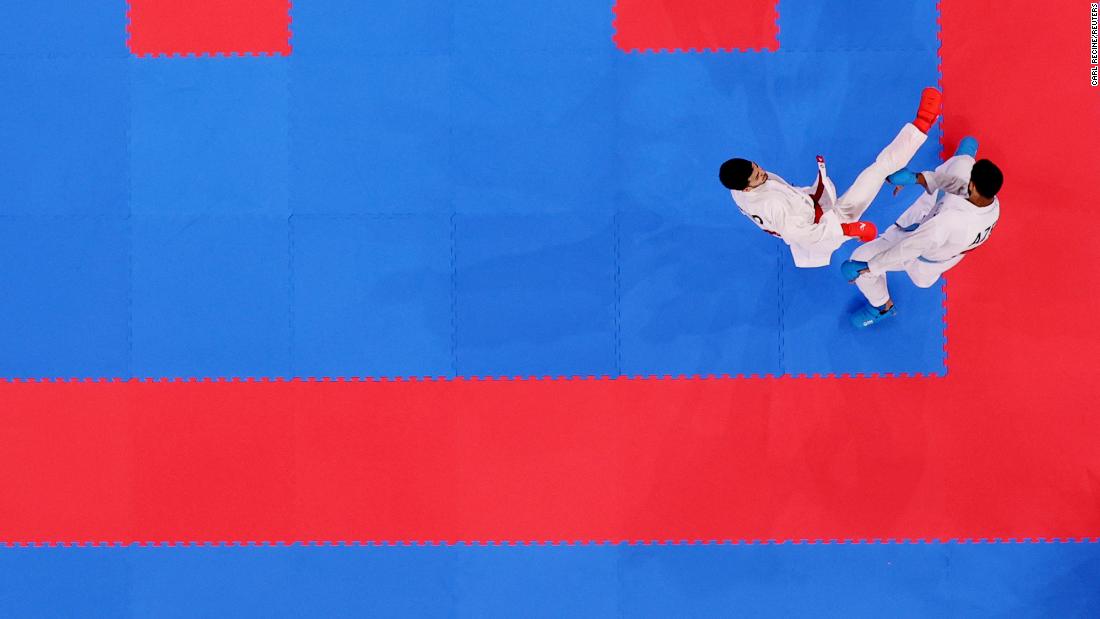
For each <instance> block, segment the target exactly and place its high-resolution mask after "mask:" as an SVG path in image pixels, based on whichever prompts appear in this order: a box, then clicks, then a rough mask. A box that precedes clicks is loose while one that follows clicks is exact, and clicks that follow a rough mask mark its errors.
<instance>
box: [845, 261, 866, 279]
mask: <svg viewBox="0 0 1100 619" xmlns="http://www.w3.org/2000/svg"><path fill="white" fill-rule="evenodd" d="M866 268H867V263H866V262H860V261H858V260H845V261H844V262H843V263H842V264H841V265H840V272H841V274H842V275H844V279H846V280H848V281H850V282H854V281H856V278H858V277H859V272H860V271H862V270H863V269H866Z"/></svg>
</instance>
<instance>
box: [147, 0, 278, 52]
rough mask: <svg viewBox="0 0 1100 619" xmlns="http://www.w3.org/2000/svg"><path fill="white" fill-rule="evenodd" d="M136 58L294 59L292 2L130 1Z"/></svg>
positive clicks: (263, 0)
mask: <svg viewBox="0 0 1100 619" xmlns="http://www.w3.org/2000/svg"><path fill="white" fill-rule="evenodd" d="M129 30H130V41H129V45H130V53H132V54H134V55H137V56H145V55H150V54H152V55H158V54H168V55H173V54H184V55H186V54H284V55H285V54H289V53H290V2H288V1H287V0H233V1H232V2H227V1H226V0H130V26H129Z"/></svg>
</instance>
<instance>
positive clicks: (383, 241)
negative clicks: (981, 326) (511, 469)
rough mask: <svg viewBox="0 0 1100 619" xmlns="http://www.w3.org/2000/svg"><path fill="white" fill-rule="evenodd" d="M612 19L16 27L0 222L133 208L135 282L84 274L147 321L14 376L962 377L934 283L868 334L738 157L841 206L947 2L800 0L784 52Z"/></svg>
mask: <svg viewBox="0 0 1100 619" xmlns="http://www.w3.org/2000/svg"><path fill="white" fill-rule="evenodd" d="M49 6H53V5H48V6H47V7H46V9H44V10H55V9H49ZM611 6H612V4H611V3H610V2H597V3H591V2H585V1H582V0H569V1H567V2H559V3H554V4H553V5H552V6H551V5H547V6H546V7H539V6H527V5H517V4H515V3H509V2H504V1H503V0H491V1H489V0H483V1H479V2H475V3H472V4H471V3H461V4H452V3H448V2H443V3H434V2H433V3H424V2H414V3H413V4H411V5H407V6H406V4H405V3H400V4H398V3H394V2H389V1H388V0H387V1H385V2H381V3H360V2H349V1H340V2H334V3H326V4H324V6H323V7H322V6H320V5H316V6H315V5H309V6H306V5H299V6H297V7H295V8H294V18H295V21H294V37H295V40H294V44H295V53H294V54H293V55H291V56H289V57H277V58H267V57H265V58H250V57H245V58H141V59H136V58H131V59H129V60H121V59H118V60H112V59H110V58H109V57H108V56H109V55H105V56H104V57H103V58H102V59H97V60H90V59H80V58H64V57H56V58H49V59H46V58H45V56H44V55H45V54H47V53H49V52H50V49H54V48H49V46H48V44H47V43H48V42H43V45H46V47H38V48H36V47H34V44H35V42H34V41H32V40H30V39H28V40H26V41H24V42H23V43H21V44H20V45H22V46H23V47H20V48H19V53H21V54H27V55H28V56H25V57H24V56H19V55H18V54H15V55H12V56H0V76H4V77H6V79H7V80H8V81H9V82H10V83H12V84H14V87H13V89H12V94H11V96H10V97H9V98H8V99H7V101H6V103H5V110H4V111H5V112H6V113H5V114H0V137H2V138H4V139H5V140H6V143H7V144H10V145H13V148H12V152H14V153H18V155H17V156H12V157H10V158H9V159H10V160H11V161H10V162H9V163H8V164H7V165H5V166H3V167H2V169H0V198H2V200H0V216H17V217H20V218H37V219H35V220H34V222H31V221H29V220H28V222H27V223H28V224H30V223H38V224H42V225H48V224H47V222H48V221H50V220H49V219H48V218H51V217H59V218H69V217H75V216H80V217H86V216H95V217H111V218H117V219H119V220H120V221H121V220H124V219H125V218H126V217H130V216H131V215H132V217H133V218H134V219H133V221H132V222H131V223H130V225H129V227H128V228H127V234H128V235H129V236H128V237H127V238H126V239H125V241H124V242H123V244H122V245H121V246H119V247H121V250H122V251H123V252H127V251H128V252H130V253H129V254H126V255H127V257H128V259H129V260H130V262H131V263H132V264H133V266H134V268H133V280H132V281H128V280H123V282H121V284H122V285H121V286H120V287H118V288H117V289H110V290H107V289H101V288H98V287H90V286H87V287H78V288H76V289H73V290H70V291H68V293H69V294H71V295H73V297H74V298H73V302H74V303H75V302H81V303H85V304H88V305H89V306H92V307H99V306H102V307H118V308H120V313H119V314H118V315H112V316H111V317H110V320H111V321H113V322H120V321H121V322H122V323H123V324H125V325H126V328H127V330H128V331H129V332H131V333H132V337H131V341H130V346H131V350H130V352H127V353H126V356H125V357H123V358H122V359H121V362H119V360H116V359H115V358H114V357H112V356H111V355H110V354H107V355H101V354H100V351H99V350H94V349H84V348H80V347H79V346H81V345H82V344H81V342H83V341H85V340H82V339H79V338H78V339H75V340H74V343H75V344H76V346H75V347H70V348H64V347H57V349H56V350H53V351H52V354H53V355H55V356H52V357H47V356H39V357H37V360H35V361H31V359H32V357H25V358H24V357H20V356H18V354H22V353H20V352H19V351H28V350H36V349H37V348H38V347H39V346H40V344H39V341H40V340H41V339H43V337H44V336H42V335H41V334H39V333H36V332H35V329H36V328H39V327H38V326H37V325H39V323H36V322H34V321H33V320H31V321H29V322H25V323H22V324H21V325H20V326H19V327H18V328H16V327H12V328H11V329H10V330H11V332H12V341H11V345H10V347H8V348H7V349H6V350H5V351H3V352H0V356H2V357H3V358H2V359H0V367H5V368H8V372H7V373H6V374H4V375H10V376H26V375H35V374H38V373H42V375H47V376H49V375H57V374H71V373H75V374H77V375H81V376H117V375H118V373H119V372H120V371H123V372H124V374H123V375H127V374H126V373H125V372H129V373H132V375H136V376H162V375H163V376H239V377H258V376H288V375H299V376H325V375H329V376H394V375H408V376H439V375H447V376H454V375H494V376H518V375H538V376H547V375H549V376H588V375H605V374H610V375H614V374H620V373H622V374H630V375H639V374H640V375H668V374H672V375H676V374H688V375H691V374H718V375H721V374H730V375H737V374H744V375H751V374H776V373H791V374H815V373H820V374H830V373H835V374H843V373H861V372H862V373H917V372H920V373H926V372H927V373H942V372H943V371H944V366H943V324H942V321H941V317H942V315H943V310H942V307H941V304H942V299H943V296H942V292H941V291H940V290H938V289H937V290H932V291H918V290H915V289H914V288H913V287H912V286H911V285H908V284H907V283H904V282H902V281H901V279H902V278H895V279H896V280H898V281H895V282H894V288H895V290H896V293H897V300H898V304H899V309H900V313H901V315H902V318H901V319H900V320H896V321H892V322H891V323H887V324H886V325H883V327H882V328H880V329H876V330H874V331H873V332H871V333H856V332H855V331H854V330H853V329H851V328H850V327H849V326H848V324H847V322H846V320H845V317H846V314H847V312H848V311H849V310H850V309H851V307H852V306H853V304H854V303H855V302H856V301H857V300H858V298H859V297H858V295H857V293H856V290H855V289H854V288H853V287H851V286H848V285H846V284H845V283H844V282H843V281H842V280H841V279H840V277H839V275H838V274H837V273H836V272H835V271H836V269H835V268H833V269H819V270H814V271H801V270H795V269H793V268H792V267H791V263H790V258H789V256H787V255H786V254H785V251H786V249H785V247H783V246H782V245H781V243H779V242H778V241H777V240H775V239H772V238H769V237H767V236H765V235H762V234H761V233H760V232H759V230H757V229H756V228H755V226H753V225H752V224H751V223H750V222H748V221H747V220H745V219H744V218H743V217H742V216H741V215H740V214H739V213H738V212H737V211H736V209H735V207H734V206H733V204H732V203H731V201H730V199H729V196H728V193H727V192H726V191H725V190H723V189H722V187H721V186H720V185H719V184H718V182H717V180H716V174H715V172H716V169H717V166H718V165H719V164H720V162H721V161H723V160H725V159H726V158H728V157H730V156H743V157H746V158H750V159H753V160H755V161H758V162H759V163H761V164H762V165H764V166H765V167H766V168H768V169H770V170H772V171H775V172H777V173H779V174H781V175H783V176H785V177H786V178H787V179H788V180H790V181H792V182H795V183H807V184H808V183H809V182H810V181H811V179H812V178H813V176H814V174H815V171H816V169H815V166H814V162H813V157H814V155H815V154H817V153H822V154H824V155H826V156H827V157H828V159H829V164H830V172H831V174H832V175H833V177H834V179H835V181H836V183H837V185H838V187H839V188H840V189H841V190H842V191H843V189H845V188H846V187H847V186H848V184H849V183H850V182H851V181H852V180H853V179H854V178H855V176H856V175H857V174H858V172H859V171H860V170H861V169H862V168H863V167H864V166H866V165H867V164H868V163H870V161H871V160H872V159H873V157H874V156H875V154H876V153H877V152H878V150H879V149H880V148H881V147H882V146H884V145H885V144H886V143H887V142H888V141H889V140H890V139H891V138H892V137H893V136H894V135H895V133H896V132H897V130H898V129H899V128H900V126H901V125H902V123H904V122H905V121H906V120H908V119H909V118H911V116H912V113H913V110H914V108H915V105H916V100H917V95H918V93H919V92H920V89H921V88H922V87H923V86H926V85H928V84H934V83H936V81H937V78H938V65H937V62H938V59H937V57H936V50H937V46H938V41H937V39H936V36H935V33H936V24H935V16H936V11H935V3H934V2H933V1H932V0H923V1H922V2H919V3H916V4H915V5H912V6H908V7H905V8H895V9H888V8H884V7H868V6H866V3H859V2H845V3H840V4H838V5H836V6H832V7H830V8H829V10H827V11H826V10H824V9H822V8H821V7H820V6H817V5H815V4H813V3H810V2H808V0H791V1H790V2H784V3H783V5H782V6H781V7H780V11H781V14H782V15H781V22H782V35H781V36H782V41H783V49H782V50H781V51H779V52H775V53H720V54H714V53H707V54H693V53H688V54H625V53H622V52H620V51H619V50H617V49H616V48H615V47H614V44H613V43H612V41H611V29H612V26H611V20H612V17H613V15H612V13H611ZM399 9H400V10H399ZM56 10H57V11H60V9H56ZM75 10H76V11H77V13H80V14H83V13H85V12H96V11H98V9H94V8H92V7H90V6H83V5H82V6H81V7H78V8H77V9H75ZM20 14H21V15H22V13H20ZM96 14H97V15H98V13H96ZM87 17H88V19H89V20H90V21H89V28H90V32H101V31H106V30H108V29H109V28H108V27H107V26H106V25H105V24H107V22H105V21H103V19H100V17H96V16H95V15H91V14H90V13H89V15H88V16H87ZM13 19H14V18H13ZM517 23H523V24H524V27H523V28H516V27H515V24H517ZM822 24H824V26H822ZM59 27H64V24H60V25H59ZM887 31H889V33H890V34H884V32H887ZM826 33H827V35H828V36H826ZM82 36H84V35H82ZM86 36H93V35H92V34H87V35H86ZM94 36H99V35H94ZM861 37H862V38H861ZM58 41H61V39H58ZM856 41H863V43H862V44H860V45H856V43H855V42H856ZM11 44H12V45H15V43H11ZM49 45H52V44H49ZM57 45H61V43H57ZM57 49H61V48H57ZM95 53H98V52H95V51H94V50H93V51H91V52H89V55H90V56H92V57H95ZM103 53H104V54H106V52H103ZM36 54H37V55H38V56H41V57H33V56H35V55H36ZM938 139H939V135H938V133H936V134H934V135H932V136H931V138H930V140H929V144H927V145H926V146H925V148H924V149H922V151H921V152H920V154H918V156H917V162H916V164H915V167H922V168H926V167H932V166H934V165H935V163H936V153H937V151H938V150H939V147H938V144H937V142H938ZM912 197H913V196H912V193H911V192H910V193H907V194H903V196H902V197H901V198H892V197H890V196H887V195H884V196H880V198H879V200H878V201H877V202H876V204H875V205H874V206H873V207H872V210H871V211H870V214H869V215H868V217H869V218H870V219H872V220H873V221H875V222H876V223H878V224H879V225H880V226H886V225H888V224H889V223H890V222H891V221H892V219H893V217H894V216H895V215H896V214H897V213H898V212H900V210H901V209H902V208H903V207H904V206H905V201H907V200H909V199H912ZM344 216H348V217H350V218H351V219H348V220H345V222H344V223H346V225H342V224H341V223H339V222H338V220H337V219H333V218H334V217H344ZM299 218H300V219H299ZM64 224H65V225H64V227H63V229H64V233H65V234H67V235H70V238H71V243H72V244H74V246H78V247H83V246H87V245H88V244H89V243H94V242H95V239H96V238H97V237H96V236H95V235H97V234H99V232H97V231H96V230H95V229H93V228H87V227H84V226H81V225H79V224H74V223H73V222H72V221H66V222H64ZM324 226H327V228H326V227H324ZM325 235H329V236H325ZM417 235H423V236H417ZM17 245H18V249H17V250H16V249H13V251H19V252H21V254H20V255H21V256H23V257H24V260H25V264H27V265H29V268H31V269H36V268H39V267H38V266H36V265H38V264H42V265H43V266H42V267H41V268H43V269H47V270H48V269H49V261H50V260H51V256H50V254H49V252H50V249H49V248H48V246H47V245H44V244H42V245H39V246H35V245H34V244H33V243H32V242H31V241H30V240H28V241H25V242H19V243H17ZM131 247H132V249H128V248H131ZM854 247H855V246H854V243H853V244H849V245H848V246H845V247H844V248H842V249H841V250H840V251H838V252H837V254H836V256H835V257H834V265H835V263H839V262H840V261H841V260H843V259H844V258H846V257H847V256H848V255H849V253H850V252H851V251H852V249H854ZM114 249H115V248H112V249H111V250H112V251H114ZM252 278H254V279H252ZM404 278H408V280H411V281H406V279H404ZM55 283H56V282H55V281H52V280H51V279H50V278H48V277H32V276H27V277H22V278H17V279H15V280H13V282H12V285H11V287H10V290H9V294H10V295H11V296H12V297H14V298H21V299H43V298H47V297H48V295H49V294H51V292H50V288H51V287H53V286H54V285H55ZM100 296H102V298H100ZM77 297H79V299H78V298H77ZM119 299H121V302H120V301H119ZM122 308H126V309H125V311H121V310H122ZM127 312H128V313H127ZM25 313H26V314H30V313H33V312H30V311H29V310H25ZM40 314H41V315H48V314H47V313H40ZM4 318H9V317H4ZM24 327H25V328H24ZM23 359H27V360H26V361H24V360H23Z"/></svg>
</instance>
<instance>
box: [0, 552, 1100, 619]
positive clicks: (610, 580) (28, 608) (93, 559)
mask: <svg viewBox="0 0 1100 619" xmlns="http://www.w3.org/2000/svg"><path fill="white" fill-rule="evenodd" d="M1098 575H1100V544H1095V543H1054V544H1046V543H1026V544H1025V543H1021V544H961V545H960V544H861V545H790V544H787V545H781V546H769V545H764V546H728V545H714V546H707V545H701V546H596V545H591V546H496V547H477V546H452V547H439V546H437V547H432V546H391V547H370V546H367V547H332V546H330V547H302V546H294V547H237V548H229V547H208V548H203V547H179V548H169V547H155V548H153V547H151V548H138V547H125V548H5V549H0V614H4V615H6V616H20V617H50V616H137V617H145V616H150V617H184V616H187V617H191V616H233V617H306V616H313V617H318V616H325V617H332V616H344V617H353V616H355V617H365V616H401V617H405V616H422V617H450V616H476V617H517V616H523V617H623V616H625V617H670V616H676V617H715V616H730V615H736V616H753V617H914V618H918V617H959V616H963V617H1004V616H1011V617H1067V618H1072V617H1094V616H1097V614H1098V613H1100V587H1097V586H1096V582H1097V578H1098Z"/></svg>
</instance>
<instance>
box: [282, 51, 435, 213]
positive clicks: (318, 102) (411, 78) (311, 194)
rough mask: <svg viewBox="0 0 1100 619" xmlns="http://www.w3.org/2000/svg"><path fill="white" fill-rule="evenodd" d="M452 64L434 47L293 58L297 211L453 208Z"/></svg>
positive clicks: (293, 201)
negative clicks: (431, 51) (424, 51)
mask: <svg viewBox="0 0 1100 619" xmlns="http://www.w3.org/2000/svg"><path fill="white" fill-rule="evenodd" d="M452 72H453V70H452V67H451V60H450V58H449V57H448V56H440V55H431V56H419V55H418V56H397V57H392V56H391V57H379V58H362V57H359V58H355V59H349V60H335V59H314V58H302V59H298V58H295V59H294V62H293V64H292V65H291V126H292V129H291V130H292V132H293V133H292V140H293V147H294V148H293V152H292V163H293V169H294V173H293V175H292V176H291V183H292V186H291V209H292V210H293V211H294V213H296V214H297V213H303V214H364V213H369V214H377V213H450V212H451V194H452V192H453V191H454V189H453V185H454V179H453V174H452V172H451V157H452V150H453V149H454V145H453V141H452V139H451V133H452V126H451V122H452V114H451V106H452V103H451V94H450V93H451V89H452V81H453V79H454V78H453V75H452Z"/></svg>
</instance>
